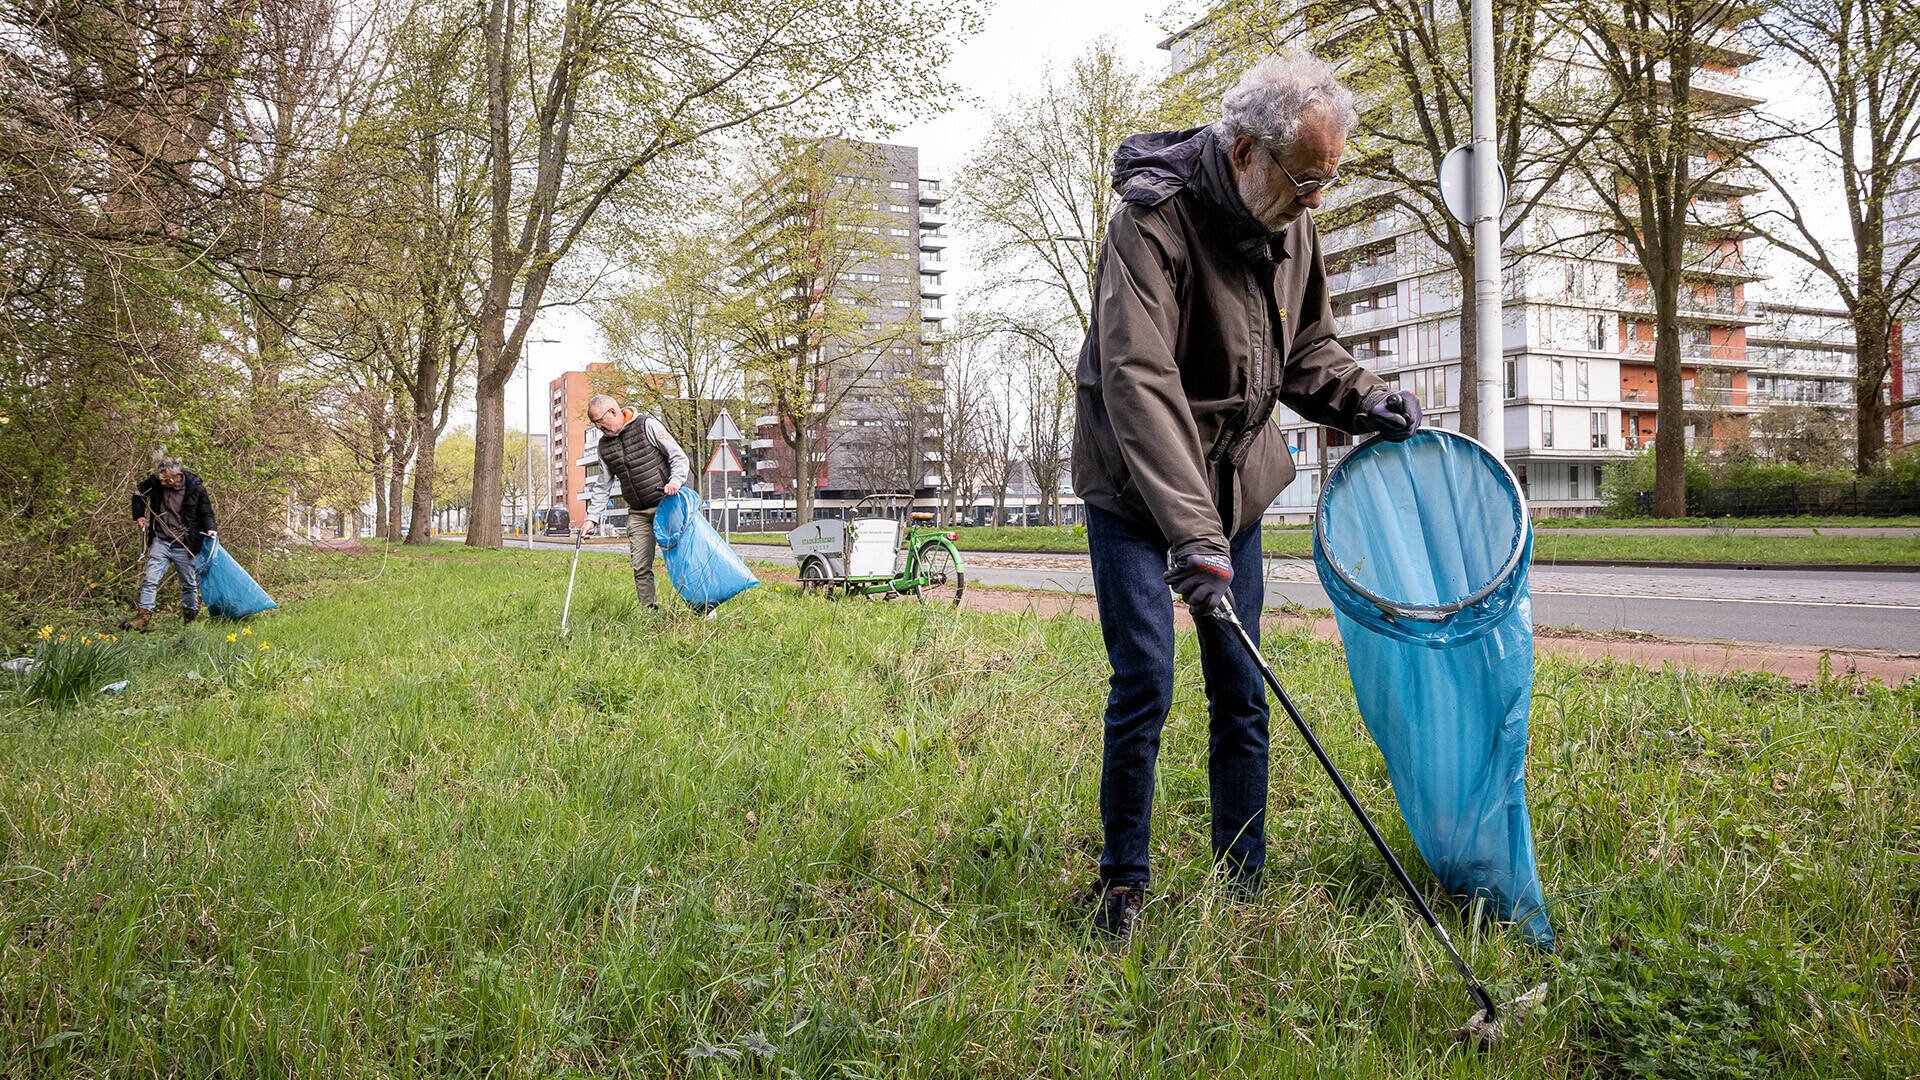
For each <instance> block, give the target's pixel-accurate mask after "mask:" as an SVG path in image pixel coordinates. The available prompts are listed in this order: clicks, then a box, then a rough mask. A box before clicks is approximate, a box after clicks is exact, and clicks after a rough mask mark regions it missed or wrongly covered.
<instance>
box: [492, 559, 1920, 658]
mask: <svg viewBox="0 0 1920 1080" xmlns="http://www.w3.org/2000/svg"><path fill="white" fill-rule="evenodd" d="M537 544H538V546H540V547H544V548H561V549H565V548H569V547H571V546H572V545H570V544H563V543H548V542H546V541H537ZM509 546H516V545H514V544H513V542H512V541H509ZM588 550H590V551H595V552H599V553H618V554H619V555H620V556H622V557H625V555H626V545H625V544H620V545H618V546H612V545H599V546H595V547H590V548H589V549H588ZM736 550H738V551H739V552H740V554H741V556H742V557H743V558H748V559H760V560H765V561H768V562H775V563H786V564H788V565H791V564H792V562H793V559H792V557H791V555H790V554H789V553H788V551H787V549H786V548H785V547H774V546H764V547H763V546H760V545H752V544H743V545H738V546H737V548H736ZM963 556H964V558H965V559H966V564H967V581H968V583H969V584H976V583H977V584H982V585H1014V586H1020V587H1024V588H1030V589H1052V590H1057V591H1063V592H1076V593H1085V594H1088V595H1091V594H1092V592H1093V583H1092V576H1091V574H1090V573H1089V571H1088V567H1087V559H1086V556H1084V555H1013V554H1005V553H999V552H993V553H987V552H979V553H966V552H963ZM1532 589H1533V613H1534V622H1535V623H1536V624H1537V625H1539V626H1564V627H1579V628H1582V629H1587V630H1632V631H1639V632H1642V633H1649V634H1659V635H1661V636H1663V637H1686V638H1710V639H1713V640H1716V641H1752V642H1765V643H1770V644H1781V645H1802V646H1813V647H1819V648H1836V649H1844V648H1852V649H1891V650H1896V651H1901V652H1920V574H1912V573H1898V572H1893V573H1889V572H1876V571H1871V570H1814V571H1808V570H1705V569H1679V568H1673V569H1668V568H1642V567H1609V566H1552V567H1548V566H1536V567H1534V569H1533V577H1532ZM1289 602H1291V603H1296V604H1300V605H1302V606H1304V607H1308V608H1325V607H1328V606H1330V605H1329V603H1328V600H1327V594H1326V592H1325V591H1324V590H1323V589H1321V587H1320V584H1319V581H1318V579H1317V578H1316V577H1315V575H1314V572H1313V564H1312V563H1310V562H1307V561H1305V560H1298V559H1276V560H1271V561H1270V562H1269V564H1268V575H1267V603H1268V604H1269V605H1270V606H1278V605H1282V604H1286V603H1289Z"/></svg>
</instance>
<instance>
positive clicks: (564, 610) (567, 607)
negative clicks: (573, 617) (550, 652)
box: [560, 529, 582, 637]
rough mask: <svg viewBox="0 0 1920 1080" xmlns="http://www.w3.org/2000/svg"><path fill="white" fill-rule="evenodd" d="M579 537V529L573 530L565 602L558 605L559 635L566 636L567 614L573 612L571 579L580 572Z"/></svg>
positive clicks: (580, 537)
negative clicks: (571, 559)
mask: <svg viewBox="0 0 1920 1080" xmlns="http://www.w3.org/2000/svg"><path fill="white" fill-rule="evenodd" d="M581 539H582V536H581V532H580V530H579V529H575V530H573V566H572V567H571V568H570V569H568V570H567V602H566V603H565V604H562V605H561V607H560V636H561V637H566V636H567V616H568V615H570V614H572V612H573V579H574V577H575V575H577V574H579V573H580V541H581Z"/></svg>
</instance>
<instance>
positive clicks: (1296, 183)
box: [1262, 147, 1340, 199]
mask: <svg viewBox="0 0 1920 1080" xmlns="http://www.w3.org/2000/svg"><path fill="white" fill-rule="evenodd" d="M1262 149H1264V150H1266V152H1267V156H1268V157H1270V158H1272V159H1273V164H1274V167H1275V168H1277V169H1279V170H1280V175H1281V176H1284V177H1286V178H1287V183H1289V184H1292V185H1293V197H1294V198H1296V199H1304V198H1306V197H1307V196H1309V195H1312V194H1313V193H1314V192H1316V191H1325V190H1326V189H1327V188H1330V187H1332V186H1333V185H1335V184H1337V183H1339V182H1340V173H1339V170H1335V171H1334V174H1333V175H1332V176H1329V177H1327V178H1326V179H1324V180H1295V179H1294V178H1293V174H1292V173H1290V172H1288V171H1287V167H1286V166H1285V165H1282V164H1280V155H1279V154H1276V153H1274V152H1273V149H1272V148H1271V147H1262Z"/></svg>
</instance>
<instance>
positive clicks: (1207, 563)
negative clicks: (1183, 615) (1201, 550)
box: [1167, 554, 1233, 615]
mask: <svg viewBox="0 0 1920 1080" xmlns="http://www.w3.org/2000/svg"><path fill="white" fill-rule="evenodd" d="M1167 584H1168V585H1170V586H1172V587H1173V591H1174V592H1177V593H1179V594H1180V599H1182V600H1185V601H1186V602H1187V606H1188V607H1189V608H1192V609H1193V613H1194V614H1195V615H1208V614H1211V613H1212V612H1213V610H1214V609H1215V608H1218V607H1219V606H1220V605H1221V603H1222V602H1224V601H1225V600H1226V599H1227V593H1228V591H1229V590H1230V589H1231V587H1232V585H1233V563H1232V562H1230V561H1229V560H1228V559H1227V557H1226V556H1225V555H1208V554H1194V555H1183V556H1181V557H1180V558H1178V559H1175V560H1173V563H1172V565H1170V566H1168V567H1167Z"/></svg>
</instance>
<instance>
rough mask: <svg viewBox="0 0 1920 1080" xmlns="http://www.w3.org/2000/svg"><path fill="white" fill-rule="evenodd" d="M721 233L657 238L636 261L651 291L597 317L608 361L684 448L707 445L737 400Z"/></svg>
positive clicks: (728, 270)
mask: <svg viewBox="0 0 1920 1080" xmlns="http://www.w3.org/2000/svg"><path fill="white" fill-rule="evenodd" d="M716 228H717V227H716V226H712V225H707V226H697V227H690V228H685V229H682V230H680V231H676V232H672V233H669V234H667V235H665V236H662V237H660V238H658V240H657V241H656V242H655V243H653V244H651V245H649V246H648V247H646V248H645V249H643V252H644V254H643V257H642V258H641V259H638V260H636V261H635V263H636V264H635V267H634V268H635V269H636V270H640V269H643V268H644V270H645V272H646V274H647V281H646V283H645V284H644V285H642V286H640V287H638V288H635V289H632V290H630V291H627V292H623V293H621V294H620V295H618V296H616V297H614V298H613V299H612V300H610V301H608V302H607V303H605V304H602V305H600V306H599V307H598V308H597V309H596V312H595V320H596V321H597V323H598V324H599V327H600V334H601V337H602V339H603V340H605V342H606V344H607V351H608V355H609V356H611V357H612V358H613V360H614V362H615V363H616V364H617V365H618V366H619V367H620V369H621V371H622V373H623V375H624V376H625V381H626V383H627V384H628V385H629V386H631V387H632V388H633V390H632V393H633V394H634V395H635V396H636V398H637V399H639V400H640V402H641V403H642V405H643V406H645V407H647V408H648V411H650V412H653V413H654V415H656V416H659V417H660V420H661V423H663V424H665V425H666V426H667V430H669V431H671V432H672V433H673V436H674V438H675V439H677V440H678V441H679V442H680V445H682V446H690V447H698V446H702V445H704V444H705V441H706V437H707V431H708V430H709V429H710V428H711V426H712V424H713V422H714V420H715V419H716V418H718V417H719V415H720V413H721V411H722V410H723V409H724V408H725V407H726V401H727V400H728V399H731V398H737V397H738V396H739V394H740V365H739V362H738V357H736V356H735V355H733V354H732V353H731V352H730V351H729V349H728V324H727V321H726V317H727V312H728V309H727V302H728V293H729V291H730V290H731V287H732V285H733V277H734V274H735V273H736V271H735V270H734V268H733V262H734V258H735V256H734V254H733V253H732V252H730V251H729V249H728V240H727V238H724V237H721V236H719V235H717V234H716Z"/></svg>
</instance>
